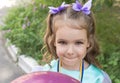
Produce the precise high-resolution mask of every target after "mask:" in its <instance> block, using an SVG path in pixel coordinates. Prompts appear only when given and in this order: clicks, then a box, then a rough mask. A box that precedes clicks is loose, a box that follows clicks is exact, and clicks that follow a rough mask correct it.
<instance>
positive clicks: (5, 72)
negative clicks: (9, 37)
mask: <svg viewBox="0 0 120 83" xmlns="http://www.w3.org/2000/svg"><path fill="white" fill-rule="evenodd" d="M7 10H8V9H7V8H4V9H0V25H3V22H2V19H3V16H4V15H5V14H6V13H7ZM23 74H24V72H23V71H22V70H21V69H20V68H19V67H18V66H17V64H16V63H15V62H13V61H12V59H11V58H10V57H9V53H8V52H7V49H6V46H5V41H4V38H3V35H2V34H1V31H0V83H10V82H11V81H12V80H14V79H15V78H17V77H19V76H21V75H23Z"/></svg>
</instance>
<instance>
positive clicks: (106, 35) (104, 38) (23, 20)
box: [2, 0, 120, 83]
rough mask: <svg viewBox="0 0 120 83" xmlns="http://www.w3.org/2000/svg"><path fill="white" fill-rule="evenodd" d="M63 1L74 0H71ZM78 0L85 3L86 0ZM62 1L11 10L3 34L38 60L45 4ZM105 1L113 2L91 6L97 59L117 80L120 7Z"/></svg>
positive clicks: (42, 0)
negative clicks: (98, 52) (99, 50)
mask: <svg viewBox="0 0 120 83" xmlns="http://www.w3.org/2000/svg"><path fill="white" fill-rule="evenodd" d="M64 1H65V2H66V3H71V2H74V0H64ZM79 1H82V2H83V3H84V2H85V1H86V0H79ZM62 2H63V0H49V1H48V0H34V1H33V2H32V3H31V4H29V5H27V6H25V7H16V8H13V9H12V10H10V13H9V14H8V15H7V17H6V20H5V24H6V26H3V27H2V29H3V30H7V33H6V37H7V38H8V39H9V40H10V42H11V43H12V44H15V45H16V46H17V47H18V48H19V53H20V54H25V55H27V56H32V57H33V58H35V59H36V60H37V61H39V60H41V58H42V53H41V51H40V50H41V49H42V47H43V34H44V29H45V23H44V20H45V18H46V16H47V13H48V8H47V7H46V6H55V7H57V6H58V5H60V4H61V3H62ZM53 3H54V4H53ZM105 4H109V6H112V4H113V0H93V10H94V12H95V16H96V18H97V37H98V40H99V43H100V46H101V56H99V57H98V59H99V61H100V62H101V64H102V65H103V69H104V70H105V71H106V72H107V73H108V74H109V75H110V77H111V79H112V81H113V83H120V76H119V74H120V73H119V69H120V65H119V64H120V57H119V55H120V45H119V43H120V37H119V35H120V28H119V27H120V23H119V20H120V18H119V13H120V11H118V10H119V8H115V7H111V8H108V7H109V6H108V7H105ZM103 5H104V6H103ZM98 10H99V11H98ZM112 11H113V12H112Z"/></svg>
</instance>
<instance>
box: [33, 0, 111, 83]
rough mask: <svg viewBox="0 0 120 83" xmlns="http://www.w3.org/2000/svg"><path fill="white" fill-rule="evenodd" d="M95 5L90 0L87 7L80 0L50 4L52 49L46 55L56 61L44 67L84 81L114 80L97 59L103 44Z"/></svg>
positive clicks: (49, 43) (48, 43)
mask: <svg viewBox="0 0 120 83" xmlns="http://www.w3.org/2000/svg"><path fill="white" fill-rule="evenodd" d="M91 4H92V0H89V1H88V2H87V3H85V4H84V5H83V6H82V5H81V4H80V3H79V2H78V1H76V3H73V4H72V5H70V4H69V5H68V4H65V3H63V4H62V5H61V6H60V7H58V8H54V7H49V9H50V11H49V15H48V18H47V30H46V34H45V37H44V39H45V44H46V45H45V46H46V47H47V49H48V52H46V53H45V56H44V58H46V59H49V58H50V60H52V61H51V63H50V64H46V65H45V66H43V67H42V70H44V71H55V72H60V73H63V74H67V75H69V76H71V77H73V78H76V79H78V80H79V81H81V82H82V83H111V80H110V78H109V76H108V75H107V74H106V73H105V72H104V71H102V70H101V69H100V65H99V63H98V62H97V60H96V56H97V55H98V54H99V46H98V44H97V42H96V37H95V21H94V17H93V13H92V12H91V11H90V8H91ZM48 55H49V58H47V56H48ZM35 70H36V71H40V70H41V69H40V68H35V69H34V71H35Z"/></svg>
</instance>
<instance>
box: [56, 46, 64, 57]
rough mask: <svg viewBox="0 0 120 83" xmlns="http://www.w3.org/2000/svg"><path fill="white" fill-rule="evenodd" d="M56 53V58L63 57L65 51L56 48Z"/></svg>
mask: <svg viewBox="0 0 120 83" xmlns="http://www.w3.org/2000/svg"><path fill="white" fill-rule="evenodd" d="M56 52H57V56H58V57H59V56H63V55H64V52H65V50H64V49H62V48H58V49H57V50H56Z"/></svg>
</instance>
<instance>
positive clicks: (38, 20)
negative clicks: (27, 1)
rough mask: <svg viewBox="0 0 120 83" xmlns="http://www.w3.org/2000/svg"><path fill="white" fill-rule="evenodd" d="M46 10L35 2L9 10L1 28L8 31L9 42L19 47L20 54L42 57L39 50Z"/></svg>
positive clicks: (41, 44)
mask: <svg viewBox="0 0 120 83" xmlns="http://www.w3.org/2000/svg"><path fill="white" fill-rule="evenodd" d="M46 11H47V10H46V9H43V8H41V7H40V6H39V4H36V3H34V4H31V5H28V6H27V7H18V8H13V9H12V10H10V12H9V14H8V16H7V17H6V20H5V24H6V26H4V27H3V29H4V30H7V31H8V32H7V33H6V37H7V38H8V39H9V40H10V42H11V43H12V44H15V45H16V46H17V47H18V48H20V50H19V53H20V54H25V55H28V56H32V57H34V58H36V59H38V58H39V59H41V58H42V56H41V52H40V50H41V48H42V47H43V41H42V40H43V34H44V33H43V29H44V28H43V26H44V20H43V19H45V17H46V14H47V12H46ZM41 12H42V13H41Z"/></svg>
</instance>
